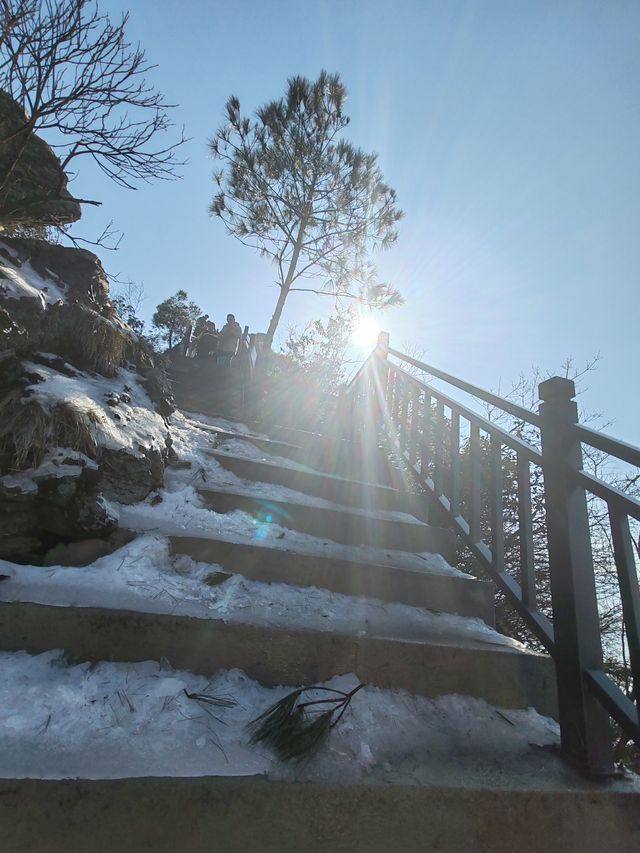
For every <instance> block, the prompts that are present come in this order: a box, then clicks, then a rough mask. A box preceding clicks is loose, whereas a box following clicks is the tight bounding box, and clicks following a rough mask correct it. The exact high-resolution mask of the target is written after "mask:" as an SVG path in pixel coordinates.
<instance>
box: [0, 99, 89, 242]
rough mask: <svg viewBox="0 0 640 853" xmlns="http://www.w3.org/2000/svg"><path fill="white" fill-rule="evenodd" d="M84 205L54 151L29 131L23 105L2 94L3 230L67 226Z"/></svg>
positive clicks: (0, 178) (0, 181) (0, 224)
mask: <svg viewBox="0 0 640 853" xmlns="http://www.w3.org/2000/svg"><path fill="white" fill-rule="evenodd" d="M78 219H80V205H79V204H78V202H77V201H76V200H75V199H74V198H73V196H72V195H71V193H69V191H68V190H67V176H66V175H65V173H64V171H63V169H62V167H61V165H60V161H59V160H58V158H57V157H56V155H55V154H54V153H53V151H52V150H51V148H50V147H49V146H48V145H47V143H46V142H44V141H43V140H42V139H40V138H39V137H37V136H35V135H34V134H33V133H31V132H30V131H29V129H28V123H27V116H26V115H25V113H24V112H23V110H22V108H21V107H20V105H19V104H17V103H16V102H15V101H14V100H13V98H11V97H10V96H9V95H8V94H7V93H6V92H3V91H0V231H2V229H3V228H5V227H13V226H16V225H29V226H32V225H67V224H69V223H71V222H75V221H76V220H78Z"/></svg>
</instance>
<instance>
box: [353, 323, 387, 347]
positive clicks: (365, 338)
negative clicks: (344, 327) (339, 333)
mask: <svg viewBox="0 0 640 853" xmlns="http://www.w3.org/2000/svg"><path fill="white" fill-rule="evenodd" d="M379 333H380V327H379V326H378V324H377V323H376V322H375V320H374V319H373V318H372V317H360V319H359V320H358V325H357V326H356V327H355V329H354V330H353V334H352V335H351V340H352V342H353V344H354V346H356V347H359V348H361V349H369V350H372V349H373V348H374V347H375V345H376V342H377V340H378V335H379Z"/></svg>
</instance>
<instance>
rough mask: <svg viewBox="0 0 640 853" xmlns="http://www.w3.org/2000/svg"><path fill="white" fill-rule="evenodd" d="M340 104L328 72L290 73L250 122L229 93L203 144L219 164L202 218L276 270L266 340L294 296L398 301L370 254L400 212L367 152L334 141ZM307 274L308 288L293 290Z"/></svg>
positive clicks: (391, 235)
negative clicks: (313, 76) (212, 219)
mask: <svg viewBox="0 0 640 853" xmlns="http://www.w3.org/2000/svg"><path fill="white" fill-rule="evenodd" d="M345 100H346V89H345V87H344V85H343V84H342V83H341V81H340V78H339V76H338V75H337V74H328V73H327V72H326V71H322V72H321V74H320V76H319V77H318V79H317V80H316V81H313V82H312V81H309V80H307V79H306V78H304V77H293V78H291V79H290V80H289V81H288V85H287V91H286V93H285V95H284V97H282V98H280V99H279V100H276V101H271V102H269V103H268V104H266V105H264V106H263V107H260V108H259V109H258V110H257V111H256V114H255V118H254V119H253V120H252V119H250V118H248V117H245V116H242V115H241V112H240V102H239V101H238V99H237V98H236V97H231V98H230V99H229V101H228V102H227V105H226V121H225V123H224V125H222V127H221V128H220V129H219V130H218V131H217V133H216V134H215V136H214V138H213V139H212V140H211V143H210V145H211V152H212V154H213V156H214V157H215V158H217V159H218V160H220V161H221V162H222V168H221V169H220V171H218V172H217V173H216V176H215V179H216V183H217V187H218V191H217V193H216V195H215V197H214V199H213V201H212V203H211V213H212V215H214V216H217V217H219V218H220V219H221V220H222V221H223V222H224V224H225V226H226V227H227V230H228V231H229V233H230V234H232V235H233V236H234V237H236V238H237V239H238V240H240V241H241V242H242V243H245V244H247V245H249V246H252V247H253V248H255V249H257V250H258V251H260V252H261V254H262V255H264V256H266V257H269V258H271V260H272V261H273V263H274V264H275V267H276V270H277V277H276V283H277V285H278V286H279V288H280V293H279V296H278V300H277V303H276V308H275V311H274V314H273V317H272V319H271V322H270V324H269V329H268V332H267V338H268V341H269V343H271V341H272V340H273V335H274V332H275V330H276V328H277V326H278V323H279V321H280V317H281V315H282V310H283V307H284V303H285V301H286V299H287V297H288V295H289V293H292V292H294V291H304V292H312V293H322V294H329V295H331V296H334V297H336V298H337V299H339V298H341V297H347V298H352V299H354V298H355V299H357V300H360V301H361V302H363V303H366V304H368V305H371V306H375V307H387V306H390V305H395V304H399V303H400V302H402V297H401V296H400V294H399V292H398V291H397V290H396V289H395V288H394V287H393V286H391V285H390V284H388V283H385V282H380V281H379V280H378V278H377V275H376V271H375V267H374V265H373V263H372V260H371V254H372V252H373V251H374V250H376V249H386V248H389V247H390V246H391V245H392V244H393V242H394V241H395V240H396V238H397V231H396V226H397V223H398V221H399V220H400V218H401V217H402V215H403V214H402V211H401V210H400V209H399V208H398V206H397V203H396V193H395V190H393V189H392V188H391V187H390V186H389V185H388V184H387V183H385V181H384V178H383V175H382V173H381V171H380V168H379V167H378V162H377V155H376V154H373V153H372V154H366V153H364V152H363V151H361V150H360V149H359V148H355V147H354V146H353V145H351V144H350V143H348V142H346V141H344V140H342V139H338V137H339V135H340V133H341V132H342V131H343V130H344V128H345V127H346V126H347V124H348V123H349V119H348V117H347V116H346V115H345V113H344V104H345ZM309 278H310V279H313V280H314V281H313V282H312V283H311V284H310V286H307V287H305V286H301V281H300V280H301V279H309Z"/></svg>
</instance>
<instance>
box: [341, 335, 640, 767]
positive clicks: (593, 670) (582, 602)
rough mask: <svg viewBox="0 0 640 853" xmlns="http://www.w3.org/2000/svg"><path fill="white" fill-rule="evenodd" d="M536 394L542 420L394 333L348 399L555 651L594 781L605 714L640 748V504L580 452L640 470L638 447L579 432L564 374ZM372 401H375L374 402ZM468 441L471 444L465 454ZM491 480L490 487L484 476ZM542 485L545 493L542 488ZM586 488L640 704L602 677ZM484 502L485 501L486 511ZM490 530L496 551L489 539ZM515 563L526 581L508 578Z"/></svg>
mask: <svg viewBox="0 0 640 853" xmlns="http://www.w3.org/2000/svg"><path fill="white" fill-rule="evenodd" d="M388 356H393V358H394V359H397V360H398V361H400V362H401V363H403V364H409V365H411V366H413V367H415V368H417V369H418V370H420V371H422V372H423V373H425V374H428V375H430V376H433V377H435V378H436V379H439V380H442V381H444V382H445V383H447V384H449V385H451V386H453V387H455V388H457V389H459V390H461V391H463V392H465V393H467V394H470V395H472V396H473V397H475V398H477V399H479V400H481V401H483V402H485V403H487V404H489V405H491V406H493V407H495V408H497V409H499V410H501V411H502V412H505V413H507V414H509V415H511V416H512V417H515V418H516V419H517V420H518V421H521V422H523V423H528V424H530V425H532V426H534V427H535V428H536V429H537V430H538V431H539V435H540V446H541V448H542V449H541V450H540V449H538V447H535V446H534V445H533V444H531V443H530V442H528V441H525V440H523V439H522V438H519V437H518V436H516V435H513V433H512V432H510V431H508V430H507V429H505V428H503V427H501V426H499V425H498V424H497V423H496V422H494V421H491V420H489V419H488V418H486V417H483V416H482V415H481V414H478V413H477V412H476V411H473V410H472V409H471V408H469V407H468V406H465V405H464V404H463V403H461V402H459V401H458V400H456V399H454V398H453V397H451V396H449V394H447V393H446V392H445V391H441V390H439V389H438V388H435V387H433V386H432V385H431V384H429V382H427V381H425V380H424V379H421V378H418V377H416V376H414V375H412V374H410V373H409V372H407V370H405V369H404V367H402V366H401V365H400V364H397V363H396V362H394V361H391V360H390V359H389V358H388ZM539 392H540V397H541V399H542V401H543V402H542V404H541V406H540V408H539V412H538V413H534V412H530V411H528V410H527V409H525V408H523V407H522V406H519V405H517V404H515V403H512V402H511V401H509V400H505V399H504V398H502V397H500V396H498V395H497V394H493V393H491V392H489V391H485V390H484V389H482V388H479V387H478V386H476V385H474V384H472V383H470V382H467V381H465V380H463V379H460V378H458V377H456V376H453V375H452V374H450V373H447V372H446V371H443V370H439V369H438V368H435V367H433V366H431V365H428V364H425V363H424V362H421V361H419V360H418V359H415V358H413V357H411V356H408V355H406V354H404V353H402V352H399V351H398V350H394V349H391V348H390V347H389V345H388V335H386V334H384V333H383V334H381V336H380V338H379V341H378V346H377V348H376V350H375V351H374V352H373V353H372V354H371V355H370V356H369V357H368V358H367V360H366V361H365V362H364V364H363V365H362V366H361V368H360V369H359V370H358V372H357V373H356V375H355V376H354V378H353V380H352V382H351V383H350V385H349V388H348V390H347V394H346V397H345V401H346V402H347V404H349V402H351V403H354V404H355V403H357V402H359V401H367V400H369V402H367V404H366V406H365V408H364V410H363V411H364V412H365V413H366V415H367V417H368V418H369V420H371V419H372V418H373V419H376V418H378V419H379V423H378V430H379V433H380V434H381V435H382V436H383V437H385V438H386V440H387V441H388V442H389V443H390V447H391V449H392V450H393V451H394V452H395V453H396V454H398V455H399V456H400V457H401V458H402V459H403V460H404V464H405V465H406V466H407V470H409V471H411V472H412V474H413V475H415V477H416V478H417V480H418V482H419V483H420V484H421V486H422V487H423V490H424V492H425V494H426V495H427V496H429V498H430V499H431V500H432V501H433V504H434V507H435V508H436V511H437V512H440V513H441V514H443V517H445V518H447V520H448V523H449V524H450V525H451V526H452V527H453V529H454V530H455V532H456V533H457V534H458V535H459V536H460V537H461V539H462V540H463V541H464V542H465V543H466V545H467V546H468V548H469V549H470V551H471V553H472V554H473V555H474V556H475V558H476V559H477V561H478V563H479V564H480V566H482V568H483V569H484V570H485V571H486V572H487V573H488V574H489V575H490V576H491V577H492V578H493V580H494V581H495V582H496V584H497V585H498V587H499V588H500V589H501V590H502V592H503V594H504V595H505V596H506V598H507V600H508V601H509V602H510V603H511V604H512V605H513V606H514V607H515V608H516V610H517V611H518V612H519V613H520V615H521V616H522V618H524V620H525V622H526V623H527V624H528V625H529V627H530V628H531V629H532V630H533V632H534V633H535V634H536V635H537V637H538V638H539V640H540V641H541V642H542V643H543V645H544V646H545V647H546V648H547V650H548V651H549V652H550V653H551V654H552V655H553V657H554V659H555V661H556V669H557V673H558V694H559V705H560V723H561V732H562V743H563V749H564V750H565V752H566V753H567V754H568V755H569V756H570V757H571V759H572V760H573V761H574V762H577V763H579V764H582V766H583V767H584V768H585V769H587V770H588V771H590V772H591V773H600V772H607V769H609V770H610V769H611V768H612V766H613V765H612V754H611V749H610V742H609V729H608V722H607V720H606V717H605V716H603V715H602V714H603V710H604V711H606V713H607V714H609V715H610V716H611V717H612V718H613V719H615V720H616V721H617V722H618V723H619V724H620V725H621V726H622V728H623V729H625V730H626V731H627V733H628V734H629V736H630V737H631V738H633V739H635V740H636V743H638V744H639V745H640V714H639V712H638V701H640V590H639V589H638V580H637V576H636V565H635V557H634V549H635V546H634V543H633V540H632V537H631V530H632V528H631V527H630V525H629V519H635V520H636V521H640V500H638V499H636V498H635V497H634V496H632V495H628V494H625V493H624V492H622V491H620V490H619V489H617V488H615V487H614V486H612V485H611V484H609V483H607V482H606V481H604V480H602V479H600V478H599V477H596V476H594V475H592V474H590V473H588V472H587V471H585V470H584V468H583V461H582V445H583V444H585V445H588V446H590V447H594V448H596V449H598V450H600V451H602V452H604V453H606V454H608V455H610V456H612V457H615V458H616V459H618V460H620V461H622V462H625V463H627V464H631V465H635V466H638V467H640V448H637V447H634V446H632V445H630V444H627V443H625V442H622V441H619V440H618V439H615V438H613V437H611V436H608V435H606V434H603V433H599V432H597V431H596V430H593V429H590V428H588V427H585V426H583V425H582V424H579V423H578V418H577V406H576V403H575V402H574V399H573V398H574V396H575V386H574V384H573V382H571V381H570V380H568V379H563V378H561V377H554V378H552V379H549V380H546V381H545V382H543V383H541V384H540V386H539ZM367 395H369V396H368V397H367ZM372 395H373V400H374V402H375V405H371V397H372ZM356 409H357V406H355V405H351V406H349V405H347V410H348V411H349V415H350V417H351V430H352V432H353V428H354V412H355V411H356ZM447 411H449V412H450V415H447V414H446V412H447ZM461 419H464V420H465V421H467V422H468V424H469V434H468V436H466V434H463V435H461V433H460V424H461ZM365 431H366V432H367V434H368V436H369V437H371V436H375V434H376V431H375V430H372V429H371V423H369V424H367V425H366V430H365ZM481 434H486V436H487V439H486V440H481ZM461 441H464V442H465V448H466V449H465V451H464V454H465V455H464V456H462V455H461V448H462V445H461ZM504 447H507V448H509V449H510V450H511V451H514V453H515V455H514V456H513V458H512V463H511V466H512V467H511V469H510V470H511V474H510V476H511V477H512V479H511V480H510V481H509V482H511V483H513V488H514V489H515V492H514V493H513V494H512V496H511V501H512V502H511V506H512V509H513V507H514V506H516V507H517V517H516V519H515V523H516V528H515V529H516V530H517V540H516V541H517V543H519V544H518V545H517V548H519V562H518V563H516V564H515V565H514V562H513V551H511V552H509V558H508V560H507V557H506V552H505V550H504V549H505V539H504V536H505V529H504V515H503V513H504V504H503V489H504V484H503V470H504V469H503V466H504V460H505V459H506V458H507V457H505V456H504V455H503V448H504ZM463 460H465V461H464V464H465V465H468V466H469V467H468V471H469V475H468V479H467V480H465V481H464V482H465V483H466V486H465V488H466V489H468V492H467V493H465V497H464V501H465V503H464V505H462V504H461V488H462V482H463V481H462V480H461V476H462V475H461V465H462V464H463ZM531 463H533V465H534V466H537V467H538V468H541V469H542V472H543V475H544V480H543V487H544V508H545V516H546V539H545V542H544V544H543V543H539V545H538V546H536V547H542V548H543V550H545V551H546V553H547V554H548V567H549V573H550V578H551V598H552V604H553V613H554V620H553V623H552V622H551V621H549V619H548V618H547V617H546V616H545V615H544V614H543V613H542V612H541V611H540V610H539V609H538V607H537V606H536V567H535V565H534V542H533V527H532V515H531V500H532V498H531V495H532V483H531V479H530V478H531V474H530V468H529V466H530V464H531ZM483 471H484V474H483V473H482V472H483ZM487 475H488V477H489V479H488V481H487V482H486V483H485V482H484V481H483V480H482V478H483V477H486V476H487ZM537 482H538V488H540V487H541V483H540V481H539V480H538V481H537ZM481 490H485V491H483V492H482V493H481ZM587 492H588V493H591V494H592V495H594V496H596V497H597V498H599V499H601V500H603V501H605V503H606V505H607V507H608V513H609V520H610V525H611V537H612V540H611V541H612V547H613V558H614V560H615V566H616V569H617V576H618V585H619V589H620V595H621V601H622V605H623V619H624V625H625V628H626V638H627V644H628V648H629V659H630V666H631V672H632V675H633V679H634V684H635V692H636V697H637V701H636V702H634V701H633V700H632V699H629V698H628V697H627V696H625V694H624V693H623V692H622V691H621V690H620V688H619V687H617V685H616V684H615V683H614V681H612V679H611V678H610V676H609V675H607V673H606V672H605V671H604V669H603V655H602V644H601V638H600V624H599V621H598V611H597V603H596V589H595V576H594V569H593V560H592V553H591V532H590V528H589V520H588V509H587V502H586V494H587ZM482 495H485V496H486V499H487V501H488V503H487V504H485V505H484V509H483V508H482V506H483V505H482V503H481V501H482V500H484V499H485V498H483V497H482ZM514 502H515V503H514ZM483 512H485V513H487V512H488V518H489V521H487V520H486V519H487V516H486V515H485V516H484V517H483V516H482V513H483ZM465 514H466V516H467V517H464V516H465ZM511 517H512V518H513V516H511ZM483 518H484V520H483ZM483 525H484V527H483ZM487 525H488V526H487ZM510 529H511V530H513V528H510ZM483 530H484V532H483ZM489 530H490V531H491V532H490V539H491V541H490V545H488V544H487V542H485V541H483V536H484V537H485V538H487V536H488V535H489V534H488V531H489ZM487 541H489V540H488V539H487ZM512 542H513V540H512ZM511 547H512V548H513V545H512V546H511ZM516 566H517V567H518V572H519V581H518V580H516V578H515V577H514V576H513V574H511V573H510V572H512V571H513V569H514V568H515V567H516ZM581 685H583V686H581ZM584 686H586V688H587V689H586V691H585V689H584ZM589 697H592V698H589ZM594 700H596V704H595V705H594V704H593V703H594Z"/></svg>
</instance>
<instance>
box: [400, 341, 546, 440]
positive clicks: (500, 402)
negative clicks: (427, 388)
mask: <svg viewBox="0 0 640 853" xmlns="http://www.w3.org/2000/svg"><path fill="white" fill-rule="evenodd" d="M389 355H393V356H395V357H396V358H398V359H400V361H404V362H405V363H406V364H410V365H412V366H413V367H416V368H417V369H418V370H422V371H423V372H424V373H428V374H429V375H430V376H435V377H436V379H442V380H444V381H445V382H448V383H449V385H453V386H455V387H456V388H459V389H460V390H461V391H465V392H466V393H467V394H471V396H472V397H478V399H480V400H483V401H484V402H485V403H489V405H491V406H495V407H496V408H498V409H502V410H503V411H505V412H508V413H509V414H510V415H513V416H514V417H516V418H519V419H520V420H523V421H526V422H527V423H530V424H533V425H534V426H537V427H539V426H540V418H539V417H538V415H536V414H535V412H531V411H529V409H525V408H523V406H518V404H517V403H512V402H511V401H510V400H505V399H504V398H503V397H499V396H498V395H497V394H493V393H492V392H491V391H485V389H484V388H479V387H478V386H477V385H473V384H472V383H471V382H467V381H466V380H464V379H459V378H458V377H457V376H454V375H453V374H452V373H446V372H445V371H444V370H440V369H439V368H437V367H433V366H432V365H430V364H425V363H424V362H423V361H418V360H417V359H416V358H412V357H411V356H409V355H404V353H401V352H399V351H398V350H395V349H391V347H389Z"/></svg>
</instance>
